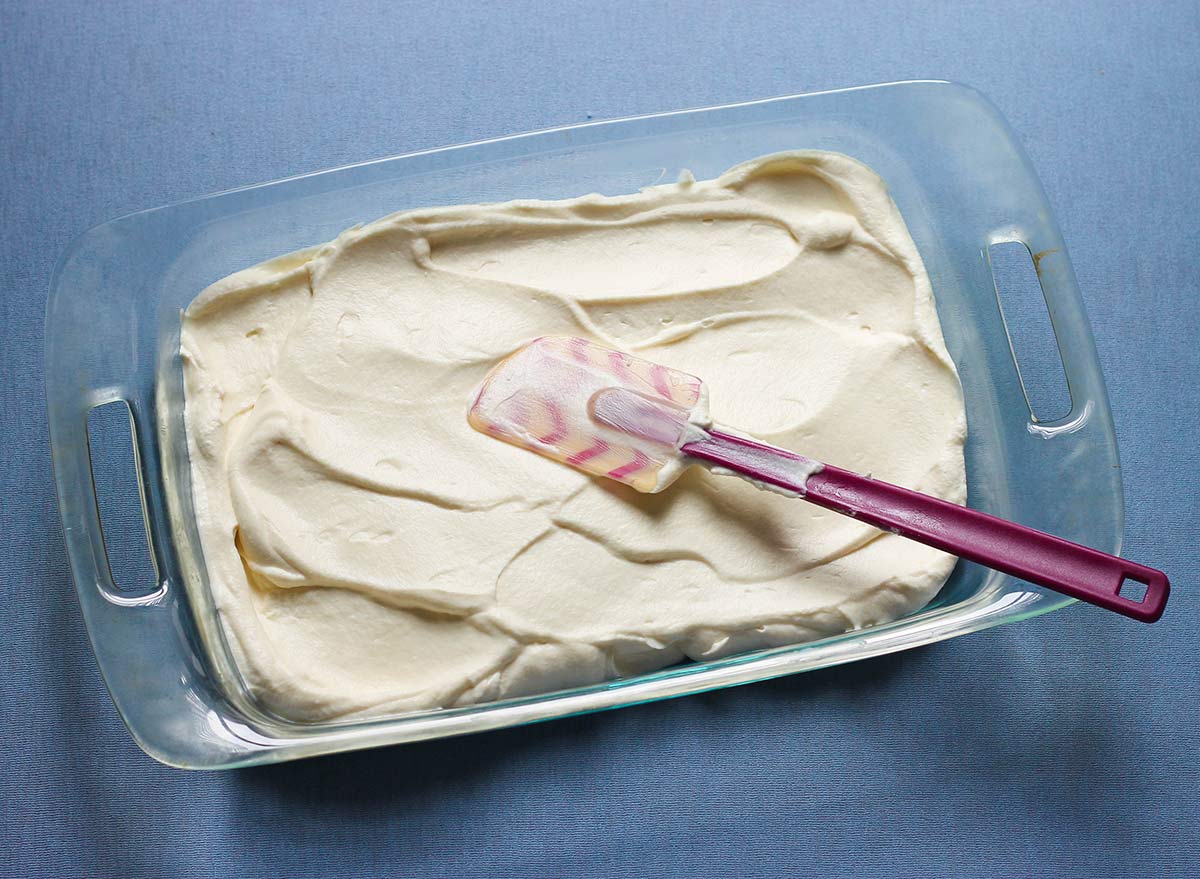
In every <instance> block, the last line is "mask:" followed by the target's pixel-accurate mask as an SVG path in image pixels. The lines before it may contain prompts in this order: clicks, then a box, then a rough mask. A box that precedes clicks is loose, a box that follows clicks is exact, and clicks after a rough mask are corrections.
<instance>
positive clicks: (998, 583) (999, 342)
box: [46, 82, 1122, 768]
mask: <svg viewBox="0 0 1200 879" xmlns="http://www.w3.org/2000/svg"><path fill="white" fill-rule="evenodd" d="M799 148H816V149H825V150H836V151H839V152H842V153H846V154H848V155H850V156H853V157H855V158H856V159H859V160H861V161H863V162H865V163H866V164H868V165H869V166H871V167H872V168H873V169H874V170H875V171H877V172H878V173H879V174H880V175H882V176H883V178H884V179H885V180H886V181H887V183H888V185H889V187H890V189H891V192H892V195H893V197H894V198H895V201H896V203H897V204H898V205H899V207H900V210H901V212H902V213H903V215H904V217H905V219H906V221H907V223H908V226H909V229H910V230H911V232H912V235H913V238H914V239H915V241H916V243H917V246H918V247H919V249H920V251H921V253H922V255H923V257H924V259H925V264H926V267H927V268H928V271H929V274H930V277H931V279H932V282H933V288H934V292H935V295H936V299H937V307H938V312H939V315H940V317H941V321H942V326H943V329H944V332H945V337H946V343H947V345H948V347H949V349H950V353H951V354H952V355H953V357H954V359H955V361H956V362H957V363H958V366H959V370H960V372H961V375H962V381H963V386H964V391H965V396H966V405H967V417H968V423H969V431H970V438H969V441H968V444H967V448H966V455H967V473H968V490H969V496H970V504H971V505H972V506H974V507H977V508H979V509H983V510H986V511H988V512H990V513H994V514H996V515H999V516H1004V517H1008V518H1012V519H1016V520H1017V521H1019V522H1023V523H1025V524H1028V525H1032V526H1034V527H1037V528H1042V529H1045V530H1047V531H1051V532H1054V533H1056V534H1060V535H1062V536H1064V537H1067V538H1069V539H1071V540H1075V541H1078V542H1080V543H1084V544H1087V545H1089V546H1093V547H1096V548H1098V549H1101V550H1105V551H1108V552H1117V551H1119V549H1120V536H1121V530H1122V506H1121V504H1122V500H1121V497H1122V495H1121V484H1120V474H1119V470H1118V468H1117V450H1116V446H1115V441H1114V436H1113V430H1112V423H1111V416H1110V413H1109V408H1108V401H1107V398H1106V396H1105V390H1104V384H1103V380H1102V378H1101V374H1100V369H1099V366H1098V364H1097V360H1096V353H1095V350H1094V346H1093V342H1092V338H1091V334H1090V330H1089V328H1088V323H1087V319H1086V316H1085V315H1084V312H1083V308H1082V304H1081V302H1080V297H1079V292H1078V290H1077V288H1076V284H1075V280H1074V276H1073V274H1072V271H1071V268H1070V264H1069V262H1068V259H1067V255H1066V251H1065V249H1064V247H1063V242H1062V240H1061V237H1060V234H1059V231H1058V228H1057V226H1056V225H1055V223H1054V220H1053V219H1052V216H1051V212H1050V208H1049V205H1048V204H1047V203H1046V199H1045V196H1044V194H1043V192H1042V189H1041V186H1040V184H1039V183H1038V180H1037V177H1036V176H1035V174H1034V172H1033V170H1032V168H1031V167H1030V165H1029V162H1028V161H1027V159H1026V158H1025V156H1024V154H1023V152H1022V150H1021V148H1020V146H1019V145H1018V144H1017V142H1016V140H1015V139H1014V137H1013V134H1012V132H1011V131H1010V130H1009V128H1008V126H1007V125H1006V123H1005V122H1004V120H1003V119H1002V118H1001V116H1000V115H999V113H998V112H997V111H996V110H995V109H994V108H993V107H992V106H991V105H990V104H989V103H987V101H986V100H985V99H983V98H982V97H981V96H980V95H979V94H978V93H976V92H974V91H972V90H970V89H968V88H965V87H962V86H958V85H953V84H950V83H943V82H907V83H894V84H888V85H879V86H868V87H864V88H857V89H847V90H841V91H832V92H821V93H816V94H810V95H798V96H794V97H785V98H774V99H770V100H764V101H756V102H751V103H745V104H736V105H730V106H724V107H713V108H708V109H702V110H686V111H679V112H673V113H663V114H658V115H654V116H644V117H639V118H634V119H624V120H618V121H614V122H600V123H588V124H584V125H575V126H569V127H564V128H558V129H554V130H550V131H543V132H536V133H532V134H523V135H517V136H513V137H504V138H499V139H495V140H489V141H483V142H480V143H474V144H468V145H464V146H456V147H448V148H445V149H438V150H431V151H428V152H422V153H416V154H412V155H407V156H399V157H396V158H391V159H384V160H380V161H376V162H370V163H366V164H362V165H354V166H350V167H346V168H340V169H337V170H333V171H325V172H322V173H318V174H311V175H308V176H304V177H297V178H293V179H290V180H283V181H278V182H275V183H267V184H263V185H261V186H253V187H249V188H246V189H239V190H235V191H232V192H226V193H221V194H218V195H213V196H208V197H206V198H200V199H196V200H193V201H188V202H183V203H181V204H176V205H172V206H169V207H164V208H159V209H156V210H151V211H145V212H143V213H138V214H133V215H131V216H127V217H123V218H121V219H118V220H114V221H112V222H109V223H106V224H104V225H102V226H98V227H97V228H95V229H92V230H91V231H89V232H87V233H86V234H85V235H83V236H82V237H81V238H80V239H79V240H77V241H76V242H75V243H74V244H72V245H71V247H70V248H69V249H68V251H67V252H66V254H64V256H63V257H62V259H61V261H60V263H59V265H58V268H57V271H56V272H55V275H54V278H53V282H52V288H51V291H50V298H49V304H48V307H47V318H46V382H47V389H46V390H47V401H48V406H49V423H50V433H51V443H52V446H53V457H54V466H55V476H56V481H57V492H58V499H59V505H60V508H61V512H62V520H63V527H64V531H65V535H66V541H67V549H68V552H69V555H70V559H71V565H72V571H73V575H74V580H75V587H76V590H77V592H78V595H79V600H80V602H81V604H82V608H83V613H84V618H85V620H86V623H87V629H88V633H89V636H90V638H91V641H92V646H93V648H94V650H95V653H96V657H97V661H98V662H99V665H100V669H101V671H102V673H103V676H104V679H105V681H106V682H107V685H108V688H109V690H110V692H111V694H112V697H113V700H114V702H115V703H116V705H117V708H118V710H119V711H120V713H121V716H122V717H123V718H124V720H125V722H126V723H127V724H128V726H129V729H130V731H131V732H132V733H133V736H134V737H135V738H136V739H137V741H138V743H139V744H140V745H141V746H142V747H143V748H144V749H145V750H146V751H147V752H148V753H150V754H151V755H152V756H154V757H156V758H157V759H159V760H162V761H164V762H167V763H170V764H173V765H177V766H185V767H192V768H220V767H232V766H240V765H247V764H253V763H262V762H268V761H277V760H285V759H293V758H297V757H304V756H309V755H314V754H322V753H329V752H332V751H340V750H348V749H352V748H364V747H370V746H375V745H384V744H392V743H397V742H408V741H416V740H420V739H429V738H436V737H441V736H450V735H457V734H461V733H468V732H476V731H480V730H487V729H495V728H498V727H506V726H512V725H514V724H521V723H529V722H532V721H537V720H545V719H548V718H554V717H562V716H565V715H570V714H578V713H581V712H587V711H596V710H601V709H605V708H615V707H620V706H624V705H630V704H633V703H638V702H645V701H648V700H653V699H664V698H668V697H671V696H679V695H684V694H688V693H696V692H700V691H703V690H709V689H713V688H716V687H726V686H732V685H734V684H741V683H747V682H750V681H757V680H763V679H766V678H771V677H776V676H779V675H784V674H790V673H793V672H798V671H805V670H808V669H813V668H820V667H823V666H829V665H834V664H838V663H844V662H850V661H852V660H856V659H862V658H865V657H869V656H878V655H880V654H884V653H889V652H893V651H897V650H902V649H906V648H910V647H915V646H917V645H921V644H927V643H929V642H932V641H938V640H942V639H945V638H950V637H953V636H956V635H961V634H964V633H967V632H971V631H975V630H978V629H983V628H987V627H989V626H994V625H998V624H1000V623H1005V622H1011V621H1015V620H1019V619H1023V618H1025V617H1029V616H1032V615H1035V614H1040V613H1045V612H1047V611H1050V610H1054V609H1056V608H1059V607H1063V606H1064V605H1066V604H1069V603H1070V600H1069V599H1066V598H1063V597H1060V596H1057V595H1054V594H1048V593H1044V592H1042V591H1040V590H1038V589H1036V588H1033V587H1031V586H1028V585H1026V584H1023V583H1020V582H1018V581H1015V580H1013V579H1012V578H1010V577H1007V576H1004V575H1001V574H997V573H995V572H991V571H986V570H983V569H981V568H978V567H976V566H973V565H969V564H962V563H960V564H959V565H958V567H957V568H956V570H955V572H954V574H953V576H952V577H951V579H950V580H949V582H948V583H947V584H946V586H945V587H944V588H943V590H942V591H941V593H940V594H939V595H938V597H937V599H936V600H935V601H934V602H933V603H932V604H931V605H930V606H929V607H927V608H925V609H923V610H921V611H919V612H917V613H914V614H912V615H910V616H909V617H907V618H904V619H901V620H898V621H896V622H894V623H891V624H889V625H886V626H881V627H877V628H873V629H869V630H863V631H857V632H851V633H848V634H845V635H841V636H838V637H834V638H828V639H826V640H823V641H819V642H816V643H810V644H801V645H796V646H792V647H785V648H779V649H773V650H764V651H759V652H755V653H750V654H745V655H741V656H736V657H732V658H728V659H724V660H719V661H714V662H705V663H696V664H688V665H682V666H677V667H673V668H670V669H666V670H663V671H659V672H656V673H653V674H647V675H643V676H640V677H635V678H629V679H624V680H619V681H613V682H609V683H605V684H601V685H596V686H589V687H584V688H580V689H575V690H569V691H563V692H557V693H549V694H545V695H542V696H537V697H532V698H523V699H519V700H511V701H506V702H498V703H491V704H485V705H478V706H472V707H467V708H457V709H447V710H435V711H425V712H419V713H410V714H405V715H401V716H396V717H390V718H384V719H373V720H369V721H353V722H351V721H342V722H338V723H321V724H299V723H294V722H289V721H286V720H283V719H280V718H278V717H273V716H271V715H269V714H268V713H266V712H265V711H263V710H262V709H261V708H260V707H259V706H257V705H256V704H255V703H254V701H253V699H251V698H250V697H249V695H248V693H247V692H246V690H245V688H244V687H243V686H242V685H241V683H240V681H239V678H238V675H237V673H236V670H235V668H234V667H233V665H232V663H231V660H230V656H229V654H228V651H227V650H226V647H225V645H224V641H223V638H222V634H221V630H220V626H219V624H218V621H217V619H216V616H215V613H214V609H213V606H212V602H211V599H210V597H209V591H208V588H207V584H206V574H205V568H204V560H203V557H202V555H201V553H200V550H199V541H198V537H197V534H196V528H195V523H194V520H193V516H192V512H191V511H192V501H191V489H190V485H189V481H190V480H189V471H188V466H187V453H186V445H185V442H184V433H183V429H184V428H183V395H182V381H181V370H180V363H179V356H178V346H179V324H180V310H181V309H182V308H183V307H184V306H185V305H186V304H187V303H188V302H189V301H190V300H191V299H192V298H193V297H194V296H195V295H196V294H197V293H198V292H199V291H200V290H201V289H203V288H204V287H205V286H207V285H208V284H210V283H212V282H213V281H215V280H217V279H219V278H221V277H223V276H225V275H227V274H229V273H231V272H233V271H235V270H237V269H241V268H244V267H246V266H249V265H252V264H254V263H257V262H259V261H261V260H264V259H267V258H270V257H273V256H276V255H279V254H282V253H286V252H288V251H292V250H296V249H299V248H301V247H305V246H308V245H312V244H315V243H319V242H323V241H327V240H329V239H331V238H333V237H334V236H335V235H337V233H339V232H340V231H342V230H343V229H344V228H346V227H347V226H350V225H352V224H354V223H359V222H365V221H369V220H372V219H375V218H377V217H379V216H382V215H384V214H387V213H390V212H393V211H397V210H403V209H407V208H417V207H424V206H430V205H443V204H454V203H474V202H481V201H502V200H507V199H512V198H518V197H534V198H546V199H552V198H565V197H570V196H576V195H579V194H582V193H587V192H600V193H604V194H610V195H616V194H623V193H629V192H632V191H635V190H636V189H638V188H639V187H642V186H646V185H649V184H653V183H657V182H660V181H670V180H673V179H675V178H676V177H677V175H678V174H679V172H680V171H681V170H682V169H684V168H686V169H689V170H691V171H692V172H694V173H695V175H696V176H697V177H698V178H706V177H712V176H715V175H717V174H719V173H720V172H722V171H724V170H725V169H726V168H728V167H730V166H732V165H734V164H737V163H738V162H741V161H744V160H746V159H750V158H753V157H756V156H760V155H763V154H765V153H770V152H774V151H778V150H791V149H799ZM1007 240H1013V241H1021V242H1024V243H1025V244H1026V245H1027V246H1028V247H1029V249H1030V251H1031V253H1036V254H1039V260H1038V272H1039V276H1040V279H1041V283H1042V287H1043V292H1044V294H1045V298H1046V304H1047V306H1048V311H1049V314H1050V319H1051V323H1052V325H1053V330H1054V333H1055V335H1056V337H1057V343H1058V346H1059V351H1060V353H1061V356H1062V361H1063V367H1064V371H1065V375H1066V379H1067V383H1068V386H1069V393H1070V398H1071V408H1070V412H1069V414H1068V415H1066V416H1065V417H1064V418H1062V419H1060V420H1058V421H1055V422H1050V423H1044V422H1043V423H1039V422H1036V421H1035V420H1034V419H1033V418H1032V416H1031V413H1030V409H1029V406H1028V404H1027V402H1026V399H1025V394H1024V392H1023V389H1022V385H1021V379H1020V376H1019V374H1018V371H1017V366H1016V363H1015V362H1014V357H1013V353H1012V349H1011V346H1010V343H1009V337H1008V334H1007V332H1006V329H1005V324H1004V319H1003V316H1002V313H1001V310H1000V307H999V305H998V301H997V296H996V292H995V289H994V285H993V281H992V276H991V272H990V268H989V263H988V247H989V245H990V244H992V243H995V242H997V241H1007ZM115 400H123V401H126V402H127V403H128V405H129V407H130V410H131V412H132V421H133V432H134V439H135V444H136V456H135V457H136V466H137V468H138V472H139V476H140V479H141V481H142V491H141V503H143V504H144V505H145V518H146V523H147V528H148V530H149V537H150V547H151V553H152V556H153V560H154V564H155V566H156V569H157V583H155V584H153V585H152V586H150V587H149V588H145V589H132V590H131V589H122V588H119V587H118V586H117V585H116V584H114V583H113V581H112V576H111V574H110V572H109V565H108V562H107V557H106V554H105V548H104V537H103V535H102V532H101V528H100V521H99V517H98V514H97V504H96V499H95V488H94V484H93V476H92V470H91V466H90V464H89V450H88V443H87V431H86V426H85V425H86V418H87V413H88V411H89V409H90V408H91V407H94V406H96V405H99V404H102V403H105V402H109V401H115ZM108 537H109V539H110V540H114V539H129V535H120V534H117V535H112V534H110V535H108ZM137 537H139V538H140V535H137ZM123 585H125V584H123Z"/></svg>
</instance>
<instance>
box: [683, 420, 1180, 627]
mask: <svg viewBox="0 0 1200 879" xmlns="http://www.w3.org/2000/svg"><path fill="white" fill-rule="evenodd" d="M682 451H683V452H684V453H685V454H687V455H689V456H691V457H693V458H698V459H700V460H703V461H707V462H709V463H711V464H717V465H719V466H721V467H726V468H728V469H730V470H733V471H735V472H737V473H739V474H741V475H743V476H747V477H749V478H751V479H754V480H756V481H759V482H765V483H768V484H770V485H774V486H776V487H778V488H783V489H786V490H790V491H795V492H797V493H798V494H800V495H801V496H803V497H804V499H805V500H807V501H810V502H811V503H814V504H817V505H818V506H822V507H825V508H826V509H830V510H833V511H835V512H838V513H842V514H844V515H847V516H852V517H854V518H856V519H858V520H860V521H862V522H867V523H868V524H870V525H874V526H875V527H876V528H882V529H884V530H886V531H891V532H893V533H895V534H899V535H902V536H904V537H908V538H911V539H912V540H916V541H918V542H920V543H924V544H926V545H928V546H932V547H935V548H936V549H940V550H944V551H945V552H949V553H953V554H954V555H957V556H959V557H960V558H964V559H969V560H970V561H973V562H978V563H979V564H982V565H986V566H987V567H989V568H994V569H995V570H997V571H1003V572H1004V573H1006V574H1011V575H1013V576H1014V577H1020V578H1021V579H1022V580H1027V581H1029V582H1030V583H1036V584H1037V585H1039V586H1043V587H1045V588H1047V589H1053V590H1054V591H1056V592H1061V593H1063V594H1064V595H1069V596H1071V597H1072V598H1078V599H1079V600H1080V601H1086V602H1089V603H1091V604H1095V605H1098V606H1099V607H1103V608H1106V609H1108V610H1111V611H1115V612H1116V613H1119V614H1124V615H1125V616H1127V617H1132V618H1133V619H1135V620H1141V621H1142V622H1145V623H1152V622H1154V621H1155V620H1157V619H1158V618H1159V617H1161V616H1162V613H1163V608H1164V607H1165V606H1166V603H1167V596H1168V595H1169V594H1170V591H1171V584H1170V582H1169V581H1168V580H1167V576H1166V574H1164V573H1162V571H1156V570H1155V569H1154V568H1148V567H1146V566H1145V565H1139V564H1137V563H1136V562H1131V561H1127V560H1126V559H1123V558H1119V557H1118V556H1112V555H1109V554H1108V553H1103V552H1100V551H1099V550H1095V549H1091V548H1090V547H1086V546H1081V545H1079V544H1077V543H1072V542H1071V541H1069V540H1063V539H1062V538H1061V537H1055V536H1053V535H1052V534H1046V533H1045V532H1043V531H1038V530H1036V529H1034V528H1027V527H1025V526H1024V525H1018V524H1017V523H1015V522H1009V521H1007V520H1005V519H999V518H997V517H995V516H990V515H988V514H987V513H981V512H979V511H978V510H972V509H969V508H968V507H960V506H959V505H957V504H952V503H950V502H949V501H944V500H941V499H940V498H935V497H930V496H929V495H926V494H921V493H920V492H916V491H911V490H909V489H907V488H901V487H900V486H898V485H891V484H890V483H887V482H880V481H879V480H877V479H871V478H870V477H866V476H859V475H858V474H857V473H851V472H850V471H849V470H842V469H841V468H838V467H830V466H828V465H826V466H824V467H823V468H822V469H820V470H819V471H818V472H815V473H812V474H811V475H809V476H807V478H805V464H806V463H807V459H806V458H803V457H802V456H800V455H796V454H794V453H792V452H787V451H784V450H782V449H776V448H774V447H772V446H768V445H763V444H762V443H756V442H753V441H752V440H748V439H744V438H743V437H738V436H731V435H729V434H726V433H722V432H720V431H715V430H714V431H710V432H709V433H708V436H707V437H706V438H705V439H703V440H699V441H697V442H692V443H688V444H686V445H684V446H683V447H682ZM1125 580H1135V581H1137V582H1138V583H1141V584H1142V585H1144V586H1145V587H1146V592H1145V595H1144V597H1143V598H1142V600H1141V601H1134V600H1132V599H1130V598H1128V597H1125V596H1122V595H1121V594H1120V592H1121V585H1122V584H1123V583H1124V582H1125Z"/></svg>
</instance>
